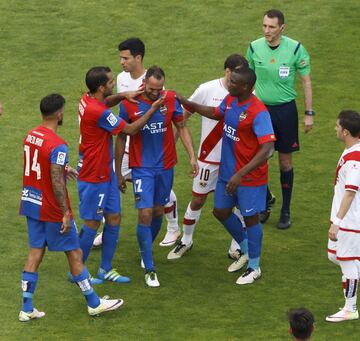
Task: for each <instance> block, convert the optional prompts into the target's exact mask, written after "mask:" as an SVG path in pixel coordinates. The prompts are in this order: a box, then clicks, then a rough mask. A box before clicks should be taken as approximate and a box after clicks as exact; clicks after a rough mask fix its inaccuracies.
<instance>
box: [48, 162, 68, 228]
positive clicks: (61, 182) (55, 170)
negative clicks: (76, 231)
mask: <svg viewBox="0 0 360 341" xmlns="http://www.w3.org/2000/svg"><path fill="white" fill-rule="evenodd" d="M64 168H65V166H60V165H57V164H51V166H50V174H51V183H52V188H53V192H54V196H55V199H56V201H57V203H58V205H59V207H60V209H61V210H62V211H63V213H64V217H63V224H62V226H61V230H60V232H61V233H67V232H68V231H69V229H70V227H71V219H70V212H69V207H68V205H67V200H66V184H65V179H64Z"/></svg>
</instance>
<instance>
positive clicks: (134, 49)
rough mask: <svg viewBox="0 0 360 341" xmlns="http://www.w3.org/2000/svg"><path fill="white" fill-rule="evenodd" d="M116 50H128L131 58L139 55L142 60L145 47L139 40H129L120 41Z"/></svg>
mask: <svg viewBox="0 0 360 341" xmlns="http://www.w3.org/2000/svg"><path fill="white" fill-rule="evenodd" d="M118 49H119V51H125V50H129V51H130V53H131V55H132V56H133V57H136V56H138V55H140V56H141V59H143V58H144V55H145V45H144V43H143V42H142V41H141V40H140V39H139V38H129V39H126V40H124V41H122V42H121V43H120V44H119V46H118Z"/></svg>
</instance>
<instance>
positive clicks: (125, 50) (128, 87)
mask: <svg viewBox="0 0 360 341" xmlns="http://www.w3.org/2000/svg"><path fill="white" fill-rule="evenodd" d="M119 52H120V64H121V66H122V68H123V71H122V72H121V73H119V74H118V76H117V79H116V86H117V92H118V93H120V92H125V91H136V90H138V89H139V88H141V86H142V85H143V82H144V79H145V74H146V69H145V68H144V64H143V60H144V55H145V45H144V43H143V42H142V41H141V40H140V39H139V38H129V39H126V40H124V41H122V42H121V43H120V44H119ZM115 148H118V146H117V144H115ZM121 176H123V177H124V178H125V180H126V181H132V177H131V169H130V168H129V138H127V139H126V145H125V154H124V156H123V161H122V164H121ZM123 184H125V185H126V183H125V182H123ZM122 190H123V191H125V190H126V186H124V188H123V189H122ZM165 217H166V220H167V233H166V235H165V238H164V240H163V241H162V242H161V243H160V245H161V246H171V245H173V244H175V242H176V240H177V238H178V237H179V226H178V216H177V199H176V195H175V193H174V191H173V190H171V194H170V200H169V202H168V203H167V204H166V205H165ZM101 244H102V233H100V234H99V235H98V236H96V238H95V240H94V246H100V245H101Z"/></svg>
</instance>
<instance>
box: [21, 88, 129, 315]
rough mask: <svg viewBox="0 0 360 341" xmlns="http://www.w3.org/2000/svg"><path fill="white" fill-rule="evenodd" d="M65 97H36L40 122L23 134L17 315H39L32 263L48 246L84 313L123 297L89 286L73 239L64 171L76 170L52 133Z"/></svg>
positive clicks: (111, 307)
mask: <svg viewBox="0 0 360 341" xmlns="http://www.w3.org/2000/svg"><path fill="white" fill-rule="evenodd" d="M64 105H65V99H64V97H62V96H61V95H58V94H51V95H48V96H46V97H44V98H43V99H42V100H41V102H40V111H41V114H42V123H41V124H40V125H39V126H37V127H36V128H34V129H32V130H30V132H29V133H28V134H27V135H26V137H25V139H24V174H23V190H22V195H21V206H20V214H21V215H23V216H25V217H26V219H27V225H28V237H29V245H30V250H29V254H28V258H27V260H26V263H25V266H24V271H23V273H22V291H23V294H22V296H23V304H22V308H21V311H20V314H19V320H20V321H22V322H26V321H29V320H32V319H38V318H42V317H44V316H45V313H44V312H42V311H38V310H37V309H36V308H34V307H33V296H34V293H35V288H36V284H37V280H38V268H39V265H40V263H41V261H42V259H43V257H44V254H45V248H46V247H47V248H48V249H49V251H64V252H65V254H66V257H67V259H68V262H69V267H70V272H71V274H72V276H73V280H74V282H75V283H76V284H77V285H78V287H79V288H80V290H81V291H82V293H83V295H84V297H85V299H86V302H87V305H88V313H89V314H90V315H98V314H100V313H103V312H105V311H109V310H115V309H117V308H119V307H120V306H121V305H122V304H123V300H121V299H116V300H105V299H100V298H99V297H98V296H97V295H96V293H95V291H94V289H93V288H92V285H91V281H90V275H89V272H88V271H87V269H86V267H85V266H84V265H83V262H82V259H81V250H80V247H79V238H78V234H77V230H76V227H75V222H74V219H73V214H72V211H71V207H70V201H69V197H68V194H67V189H66V176H68V177H69V176H70V177H74V176H76V174H77V172H76V171H75V170H74V169H72V168H71V167H69V165H68V147H67V144H66V142H65V141H64V140H63V139H62V138H61V137H60V136H58V135H57V134H56V132H57V128H58V126H60V125H62V122H63V115H64Z"/></svg>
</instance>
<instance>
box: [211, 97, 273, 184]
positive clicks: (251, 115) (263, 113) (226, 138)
mask: <svg viewBox="0 0 360 341" xmlns="http://www.w3.org/2000/svg"><path fill="white" fill-rule="evenodd" d="M215 114H216V115H217V116H219V117H220V118H223V119H224V129H223V144H222V151H221V163H220V172H219V178H220V179H221V180H223V181H229V179H230V178H231V176H232V175H234V174H235V173H236V172H237V171H239V169H241V168H242V167H244V166H245V165H246V164H247V163H248V162H250V160H251V159H252V158H253V157H254V156H255V155H256V153H257V152H258V151H259V149H260V145H261V144H263V143H266V142H272V141H275V136H274V131H273V128H272V124H271V120H270V115H269V113H268V111H267V109H266V107H265V106H264V105H263V104H262V103H261V102H260V101H259V100H258V99H257V98H256V97H255V96H254V95H252V96H251V97H250V99H249V100H247V101H245V102H239V101H238V100H237V98H235V97H232V96H230V95H228V96H226V97H225V98H224V100H223V101H222V103H221V104H220V106H218V107H217V108H216V109H215ZM267 169H268V166H267V162H265V163H264V164H263V165H261V166H259V167H258V168H256V169H255V170H253V171H251V172H250V173H249V174H247V175H246V176H244V177H243V178H242V182H241V185H243V186H260V185H265V184H266V183H267V179H268V178H267V177H268V175H267Z"/></svg>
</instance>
